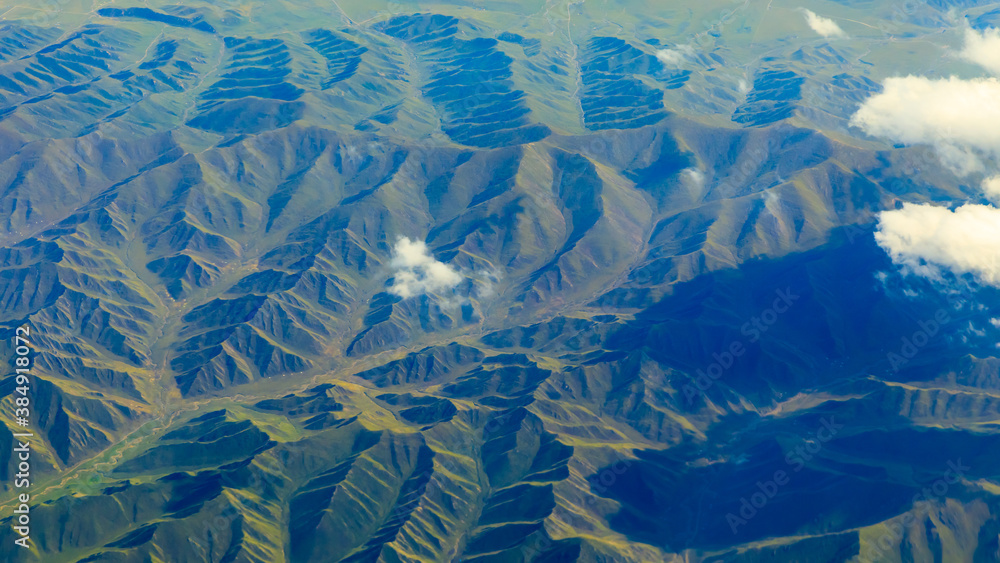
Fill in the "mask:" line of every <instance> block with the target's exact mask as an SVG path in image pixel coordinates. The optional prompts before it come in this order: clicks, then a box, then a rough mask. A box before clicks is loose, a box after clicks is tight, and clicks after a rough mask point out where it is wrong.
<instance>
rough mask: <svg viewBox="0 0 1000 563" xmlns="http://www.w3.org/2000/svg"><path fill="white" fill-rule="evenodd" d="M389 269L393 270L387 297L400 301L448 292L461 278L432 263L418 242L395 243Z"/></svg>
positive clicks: (427, 252)
mask: <svg viewBox="0 0 1000 563" xmlns="http://www.w3.org/2000/svg"><path fill="white" fill-rule="evenodd" d="M389 265H390V266H391V267H392V268H393V269H394V270H395V274H394V276H395V280H394V281H393V284H392V287H390V288H389V293H392V294H394V295H398V296H400V297H402V298H404V299H406V298H409V297H416V296H418V295H423V294H424V293H433V292H436V291H442V290H445V289H452V288H454V287H455V286H457V285H458V284H459V283H461V282H462V275H461V274H459V273H458V272H457V271H455V269H454V268H452V267H451V266H449V265H448V264H445V263H444V262H440V261H438V260H436V259H435V258H434V257H433V256H432V255H431V253H430V251H429V250H428V249H427V245H426V244H425V243H424V242H423V241H420V240H412V241H411V240H410V239H408V238H406V237H402V238H400V239H399V240H398V241H396V245H395V246H394V247H393V249H392V261H390V262H389Z"/></svg>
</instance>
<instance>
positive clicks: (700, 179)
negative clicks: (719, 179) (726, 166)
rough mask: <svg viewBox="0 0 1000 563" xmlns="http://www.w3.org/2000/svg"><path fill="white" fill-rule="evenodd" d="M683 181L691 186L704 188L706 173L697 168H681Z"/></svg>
mask: <svg viewBox="0 0 1000 563" xmlns="http://www.w3.org/2000/svg"><path fill="white" fill-rule="evenodd" d="M681 181H682V182H684V183H685V184H687V185H689V186H692V187H696V188H702V187H704V185H705V173H704V172H702V171H701V170H698V169H697V168H685V169H684V170H681Z"/></svg>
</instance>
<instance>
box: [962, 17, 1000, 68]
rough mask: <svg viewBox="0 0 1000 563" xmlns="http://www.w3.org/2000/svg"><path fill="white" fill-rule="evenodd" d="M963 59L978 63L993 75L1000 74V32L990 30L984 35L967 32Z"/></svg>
mask: <svg viewBox="0 0 1000 563" xmlns="http://www.w3.org/2000/svg"><path fill="white" fill-rule="evenodd" d="M961 54H962V58H964V59H967V60H969V61H972V62H974V63H976V64H977V65H979V66H981V67H983V68H985V69H986V70H988V71H990V72H992V73H993V74H1000V30H998V29H995V28H990V29H987V30H984V31H983V32H982V33H977V32H976V31H975V30H973V29H966V30H965V48H964V49H962V53H961Z"/></svg>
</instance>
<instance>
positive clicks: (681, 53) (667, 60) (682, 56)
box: [656, 45, 694, 66]
mask: <svg viewBox="0 0 1000 563" xmlns="http://www.w3.org/2000/svg"><path fill="white" fill-rule="evenodd" d="M691 56H694V47H692V46H690V45H677V46H675V47H674V48H673V49H660V50H659V51H657V52H656V58H658V59H660V62H662V63H663V64H666V65H672V66H680V64H681V63H683V62H684V61H685V60H686V59H687V58H688V57H691Z"/></svg>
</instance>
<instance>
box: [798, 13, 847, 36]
mask: <svg viewBox="0 0 1000 563" xmlns="http://www.w3.org/2000/svg"><path fill="white" fill-rule="evenodd" d="M802 13H803V14H805V16H806V23H807V24H809V27H810V28H812V30H813V31H815V32H816V33H818V34H820V35H822V36H823V37H846V36H847V34H846V33H844V30H843V29H840V26H839V25H837V22H835V21H833V20H831V19H830V18H824V17H823V16H818V15H816V13H815V12H813V11H812V10H806V9H805V8H803V9H802Z"/></svg>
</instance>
